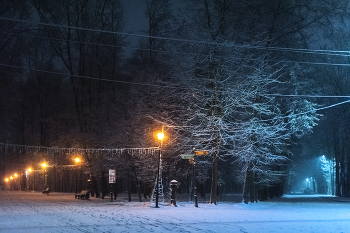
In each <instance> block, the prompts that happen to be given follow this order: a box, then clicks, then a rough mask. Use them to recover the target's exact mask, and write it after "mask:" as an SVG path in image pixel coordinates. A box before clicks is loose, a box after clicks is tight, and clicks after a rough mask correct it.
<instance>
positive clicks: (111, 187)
mask: <svg viewBox="0 0 350 233" xmlns="http://www.w3.org/2000/svg"><path fill="white" fill-rule="evenodd" d="M110 189H111V202H113V185H112V184H111V186H110Z"/></svg>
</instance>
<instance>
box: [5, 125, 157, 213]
mask: <svg viewBox="0 0 350 233" xmlns="http://www.w3.org/2000/svg"><path fill="white" fill-rule="evenodd" d="M157 136H158V139H159V154H158V172H157V186H156V188H157V189H156V190H157V193H156V206H155V207H156V208H159V206H158V200H159V179H160V172H161V170H160V169H161V168H160V166H161V165H160V163H161V149H162V144H163V139H164V127H162V132H161V133H158V134H157ZM74 161H75V165H78V164H80V162H81V160H80V158H78V157H76V158H75V159H74ZM41 166H42V168H43V170H44V186H45V188H46V187H47V174H46V168H47V167H48V165H47V164H46V163H45V162H44V163H42V164H41ZM32 171H33V172H34V170H32V169H31V168H28V169H27V170H26V171H25V173H26V175H28V174H29V173H30V172H32ZM13 176H14V177H15V178H17V176H18V175H17V173H15V174H14V175H13ZM13 176H11V177H10V178H7V177H6V178H5V182H9V181H11V180H13V179H14V177H13ZM34 179H35V176H33V190H34V185H35V180H34ZM77 189H78V169H77V172H76V179H75V193H76V192H77Z"/></svg>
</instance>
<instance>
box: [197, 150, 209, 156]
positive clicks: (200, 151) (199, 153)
mask: <svg viewBox="0 0 350 233" xmlns="http://www.w3.org/2000/svg"><path fill="white" fill-rule="evenodd" d="M194 154H195V155H207V154H209V151H208V150H197V151H195V152H194Z"/></svg>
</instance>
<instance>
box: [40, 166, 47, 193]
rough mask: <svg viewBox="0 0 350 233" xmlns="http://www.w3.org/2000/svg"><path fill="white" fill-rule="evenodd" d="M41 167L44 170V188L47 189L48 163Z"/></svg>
mask: <svg viewBox="0 0 350 233" xmlns="http://www.w3.org/2000/svg"><path fill="white" fill-rule="evenodd" d="M41 166H42V167H43V168H44V186H45V187H44V188H45V189H46V188H47V174H46V166H47V164H46V163H43V164H41Z"/></svg>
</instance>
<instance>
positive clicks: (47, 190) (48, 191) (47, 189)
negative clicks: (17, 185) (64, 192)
mask: <svg viewBox="0 0 350 233" xmlns="http://www.w3.org/2000/svg"><path fill="white" fill-rule="evenodd" d="M42 192H43V194H47V195H49V193H50V188H46V189H44V190H43V191H42Z"/></svg>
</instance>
